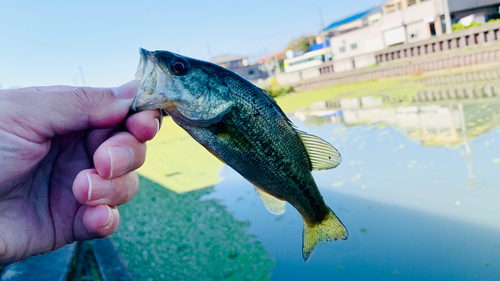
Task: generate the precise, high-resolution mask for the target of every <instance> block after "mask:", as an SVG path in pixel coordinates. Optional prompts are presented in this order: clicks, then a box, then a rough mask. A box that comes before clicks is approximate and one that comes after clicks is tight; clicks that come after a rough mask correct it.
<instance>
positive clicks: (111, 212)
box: [102, 205, 115, 228]
mask: <svg viewBox="0 0 500 281" xmlns="http://www.w3.org/2000/svg"><path fill="white" fill-rule="evenodd" d="M106 207H108V219H107V220H106V222H105V223H104V224H103V225H102V228H108V227H110V226H111V224H112V223H113V221H114V220H115V211H114V210H113V209H111V207H110V206H108V205H106Z"/></svg>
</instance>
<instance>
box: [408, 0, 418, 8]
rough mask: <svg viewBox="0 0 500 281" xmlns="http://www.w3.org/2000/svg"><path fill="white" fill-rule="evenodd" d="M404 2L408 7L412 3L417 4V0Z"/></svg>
mask: <svg viewBox="0 0 500 281" xmlns="http://www.w3.org/2000/svg"><path fill="white" fill-rule="evenodd" d="M406 3H407V6H408V7H409V6H413V5H415V4H417V0H408V1H407V2H406Z"/></svg>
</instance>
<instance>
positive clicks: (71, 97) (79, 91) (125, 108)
mask: <svg viewBox="0 0 500 281" xmlns="http://www.w3.org/2000/svg"><path fill="white" fill-rule="evenodd" d="M138 84H139V82H138V81H137V80H133V81H130V82H128V83H126V84H124V85H122V86H120V87H117V88H113V89H112V88H90V87H77V88H72V89H64V90H55V91H54V90H49V89H44V90H43V91H39V92H29V93H27V94H30V95H32V97H33V99H34V101H35V102H34V103H32V105H35V106H36V110H35V112H37V113H38V114H39V116H38V118H39V120H40V119H41V120H40V122H41V123H42V124H41V125H42V126H41V127H39V129H46V130H47V131H45V132H41V133H42V134H44V135H45V136H46V137H52V136H53V135H54V134H65V133H68V132H71V131H76V130H86V129H104V128H111V127H114V126H116V125H118V124H120V123H121V122H123V120H125V118H126V117H127V114H128V112H129V109H130V106H131V105H132V98H134V97H135V95H136V93H137V87H138ZM32 113H33V112H32Z"/></svg>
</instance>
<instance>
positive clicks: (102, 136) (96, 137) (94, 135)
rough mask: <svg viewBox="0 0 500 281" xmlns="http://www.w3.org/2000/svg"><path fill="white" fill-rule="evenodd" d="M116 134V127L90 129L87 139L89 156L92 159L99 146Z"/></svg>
mask: <svg viewBox="0 0 500 281" xmlns="http://www.w3.org/2000/svg"><path fill="white" fill-rule="evenodd" d="M114 134H116V128H112V129H94V130H89V131H88V133H87V138H86V141H85V145H86V147H85V148H86V149H87V153H88V156H89V157H90V158H91V159H92V158H93V157H94V153H95V152H96V150H97V149H98V148H99V146H101V144H102V143H103V142H105V141H106V140H107V139H109V138H110V137H112V136H113V135H114Z"/></svg>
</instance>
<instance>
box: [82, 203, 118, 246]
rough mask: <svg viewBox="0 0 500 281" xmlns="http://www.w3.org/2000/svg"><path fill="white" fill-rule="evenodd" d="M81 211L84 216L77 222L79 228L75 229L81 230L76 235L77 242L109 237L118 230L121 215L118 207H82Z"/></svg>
mask: <svg viewBox="0 0 500 281" xmlns="http://www.w3.org/2000/svg"><path fill="white" fill-rule="evenodd" d="M81 210H82V213H83V216H82V218H81V221H79V222H77V223H78V224H79V227H75V229H80V230H81V231H79V233H75V238H76V239H77V240H87V239H92V238H102V237H107V236H109V235H111V234H113V232H115V231H116V229H117V228H118V224H119V222H120V213H119V212H118V209H117V208H116V207H110V206H108V205H97V206H93V207H87V206H82V208H81Z"/></svg>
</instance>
